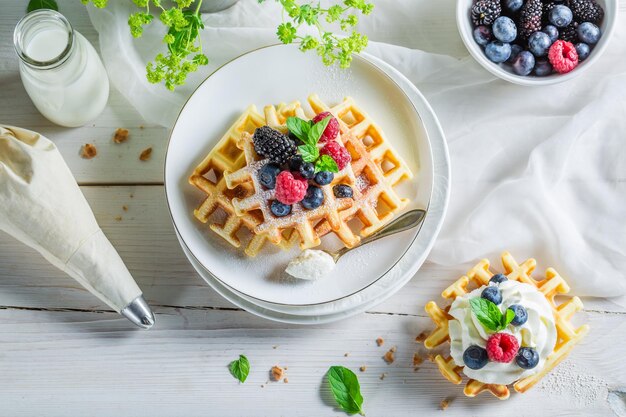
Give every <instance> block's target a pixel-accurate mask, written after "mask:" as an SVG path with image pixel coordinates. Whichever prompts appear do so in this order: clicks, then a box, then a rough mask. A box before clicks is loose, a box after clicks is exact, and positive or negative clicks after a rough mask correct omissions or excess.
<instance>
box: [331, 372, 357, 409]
mask: <svg viewBox="0 0 626 417" xmlns="http://www.w3.org/2000/svg"><path fill="white" fill-rule="evenodd" d="M326 378H327V379H328V384H329V385H330V390H331V392H332V394H333V397H335V401H337V405H339V408H341V409H342V410H343V411H345V412H346V413H348V414H356V413H359V414H361V415H365V414H364V413H363V396H362V395H361V386H360V385H359V379H358V378H357V376H356V375H355V374H354V372H352V371H351V370H349V369H348V368H344V367H343V366H331V367H330V368H329V369H328V373H327V377H326Z"/></svg>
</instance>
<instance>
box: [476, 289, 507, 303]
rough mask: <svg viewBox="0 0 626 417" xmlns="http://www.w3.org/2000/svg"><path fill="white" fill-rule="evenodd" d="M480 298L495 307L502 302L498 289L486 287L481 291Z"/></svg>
mask: <svg viewBox="0 0 626 417" xmlns="http://www.w3.org/2000/svg"><path fill="white" fill-rule="evenodd" d="M480 296H481V297H482V298H484V299H485V300H489V301H491V302H492V303H494V304H495V305H498V304H500V303H501V302H502V294H501V293H500V290H499V289H498V287H487V288H485V289H484V290H483V292H482V293H481V294H480Z"/></svg>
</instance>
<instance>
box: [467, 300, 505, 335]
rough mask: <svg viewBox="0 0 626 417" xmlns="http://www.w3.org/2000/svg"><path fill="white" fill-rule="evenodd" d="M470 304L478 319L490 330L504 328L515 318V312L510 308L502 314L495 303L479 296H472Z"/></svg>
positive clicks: (495, 330)
mask: <svg viewBox="0 0 626 417" xmlns="http://www.w3.org/2000/svg"><path fill="white" fill-rule="evenodd" d="M470 306H471V308H472V312H473V313H474V315H475V316H476V318H477V319H478V321H480V323H481V324H482V325H483V326H485V328H486V329H487V330H491V331H492V332H499V331H500V330H504V329H506V326H508V325H509V324H510V323H511V321H513V319H514V318H515V312H514V311H513V310H511V309H510V308H508V309H507V310H506V312H505V313H504V314H502V312H501V311H500V309H499V308H498V306H497V305H495V304H494V303H493V302H491V301H489V300H486V299H484V298H481V297H476V298H472V299H471V300H470Z"/></svg>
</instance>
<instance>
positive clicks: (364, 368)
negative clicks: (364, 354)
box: [359, 365, 367, 372]
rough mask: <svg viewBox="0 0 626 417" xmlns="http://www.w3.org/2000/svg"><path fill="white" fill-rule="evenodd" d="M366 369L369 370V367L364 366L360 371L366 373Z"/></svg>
mask: <svg viewBox="0 0 626 417" xmlns="http://www.w3.org/2000/svg"><path fill="white" fill-rule="evenodd" d="M366 369H367V366H365V365H363V366H361V367H360V368H359V371H361V372H365V370H366Z"/></svg>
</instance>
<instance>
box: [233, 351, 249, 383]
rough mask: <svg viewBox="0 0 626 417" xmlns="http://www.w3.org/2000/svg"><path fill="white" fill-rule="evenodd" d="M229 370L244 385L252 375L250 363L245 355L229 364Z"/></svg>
mask: <svg viewBox="0 0 626 417" xmlns="http://www.w3.org/2000/svg"><path fill="white" fill-rule="evenodd" d="M228 369H229V370H230V373H231V374H232V375H233V376H234V377H235V378H237V379H238V380H239V381H241V382H242V383H243V382H246V378H248V374H249V373H250V362H249V361H248V358H246V357H245V356H244V355H239V359H237V360H234V361H232V362H231V363H230V364H228Z"/></svg>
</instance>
